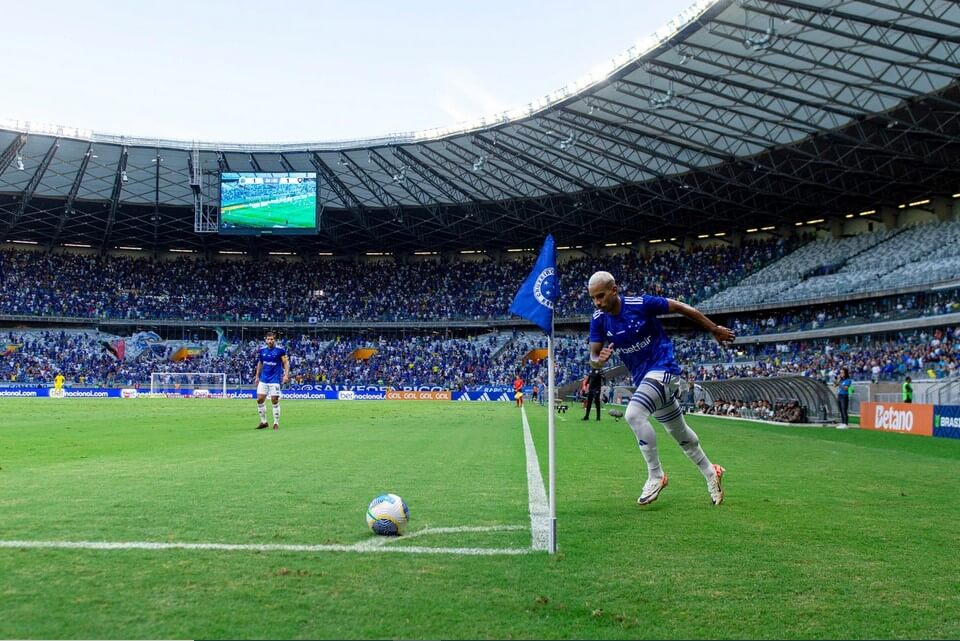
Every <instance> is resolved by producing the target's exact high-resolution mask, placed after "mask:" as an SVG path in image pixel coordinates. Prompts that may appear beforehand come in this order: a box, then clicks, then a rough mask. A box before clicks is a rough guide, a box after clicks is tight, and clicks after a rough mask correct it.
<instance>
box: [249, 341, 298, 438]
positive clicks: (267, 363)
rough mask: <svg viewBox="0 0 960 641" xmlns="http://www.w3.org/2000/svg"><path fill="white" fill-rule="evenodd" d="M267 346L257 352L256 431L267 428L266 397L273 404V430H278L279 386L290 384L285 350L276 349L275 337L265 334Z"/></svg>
mask: <svg viewBox="0 0 960 641" xmlns="http://www.w3.org/2000/svg"><path fill="white" fill-rule="evenodd" d="M264 341H266V343H267V346H266V347H261V348H260V349H259V350H258V351H257V373H256V374H255V375H254V377H255V378H256V379H257V411H258V412H259V413H260V424H259V425H257V429H258V430H262V429H266V427H267V406H266V404H265V403H264V401H266V400H267V396H269V397H270V401H271V402H272V403H273V429H275V430H278V429H280V385H281V384H286V383H288V382H290V360H289V359H288V358H287V350H285V349H283V348H282V347H277V335H276V334H274V333H273V332H267V334H266V336H265V337H264Z"/></svg>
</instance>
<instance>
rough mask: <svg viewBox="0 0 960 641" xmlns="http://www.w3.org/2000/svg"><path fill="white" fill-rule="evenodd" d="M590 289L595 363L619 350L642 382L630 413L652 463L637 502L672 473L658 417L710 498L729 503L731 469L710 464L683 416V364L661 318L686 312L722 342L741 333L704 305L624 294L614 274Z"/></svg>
mask: <svg viewBox="0 0 960 641" xmlns="http://www.w3.org/2000/svg"><path fill="white" fill-rule="evenodd" d="M587 288H588V291H589V293H590V298H591V299H592V300H593V304H594V306H595V307H596V308H597V309H596V311H595V312H594V313H593V319H592V320H591V321H590V366H591V367H593V368H594V369H602V368H603V366H604V364H605V363H606V362H607V361H608V360H609V359H610V357H611V356H612V355H613V350H614V348H616V349H618V350H619V354H620V359H621V360H622V361H623V364H624V365H626V367H627V369H628V370H629V371H630V375H631V376H632V377H633V384H634V385H636V386H637V390H636V391H635V392H634V393H633V396H632V397H630V402H629V403H628V404H627V411H626V416H625V418H626V419H627V423H628V424H629V425H630V429H632V430H633V433H634V435H636V437H637V444H638V445H639V446H640V452H641V453H642V454H643V458H644V459H645V460H646V462H647V482H646V483H644V485H643V491H642V493H641V494H640V498H638V499H637V503H639V504H640V505H648V504H650V503H653V502H654V501H656V500H657V497H658V496H660V491H661V490H663V488H665V487H667V475H666V474H665V473H664V471H663V467H661V465H660V456H659V454H658V453H657V435H656V433H655V432H654V431H653V426H652V425H650V421H649V417H650V416H651V415H653V417H654V418H656V419H657V420H658V421H660V423H662V424H663V426H664V427H665V428H666V430H667V432H669V433H670V436H672V437H673V438H674V439H675V440H676V441H677V443H679V444H680V448H681V449H682V450H683V452H684V453H685V454H686V455H687V458H689V459H690V460H691V461H693V464H694V465H696V466H697V467H698V468H699V469H700V472H701V473H702V474H703V478H704V479H706V481H707V490H708V491H709V492H710V500H711V501H712V502H713V504H714V505H720V504H721V503H722V502H723V486H722V485H721V481H722V479H723V473H724V472H725V471H726V470H724V469H723V468H722V467H721V466H719V465H714V464H713V463H711V462H710V459H708V458H707V455H706V454H704V453H703V449H702V448H701V447H700V440H699V439H698V438H697V434H696V433H695V432H694V431H693V430H691V429H690V427H689V426H688V425H687V422H686V421H685V420H683V412H682V411H681V409H680V404H679V403H678V402H677V391H678V379H679V377H680V366H679V365H678V364H677V361H676V359H675V358H674V356H673V342H672V341H671V340H670V338H669V337H668V336H667V334H666V332H664V331H663V325H661V324H660V320H659V319H658V318H657V316H659V315H660V314H666V313H670V312H675V313H679V314H683V315H684V316H686V317H687V318H689V319H690V320H692V321H694V322H696V323H697V324H698V325H700V326H701V327H703V328H704V329H705V330H707V331H708V332H710V333H711V334H713V337H714V338H715V339H717V341H718V342H719V343H726V342H728V341H732V340H733V339H734V338H736V336H735V335H734V333H733V332H732V331H730V330H729V329H727V328H726V327H722V326H720V325H717V324H716V323H714V322H713V321H711V320H710V319H709V318H707V317H706V316H704V315H703V313H701V312H700V311H699V310H698V309H696V308H694V307H691V306H690V305H687V304H686V303H681V302H680V301H676V300H673V299H672V298H662V297H660V296H647V295H643V296H620V295H619V294H618V293H617V292H618V290H617V283H616V281H615V280H614V278H613V275H612V274H610V273H609V272H597V273H595V274H594V275H593V276H591V277H590V282H589V283H588V285H587ZM604 345H606V346H604Z"/></svg>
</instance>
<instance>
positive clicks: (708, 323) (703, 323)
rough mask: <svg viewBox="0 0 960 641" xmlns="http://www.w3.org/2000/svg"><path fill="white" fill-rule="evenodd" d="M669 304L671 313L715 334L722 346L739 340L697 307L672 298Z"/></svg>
mask: <svg viewBox="0 0 960 641" xmlns="http://www.w3.org/2000/svg"><path fill="white" fill-rule="evenodd" d="M667 302H668V305H669V307H668V309H669V310H670V311H671V312H674V313H677V314H683V315H684V316H686V317H687V318H689V319H690V320H692V321H693V322H695V323H696V324H697V325H699V326H700V327H702V328H703V329H705V330H707V331H708V332H710V333H711V334H713V337H714V338H715V339H717V342H718V343H720V344H721V345H722V344H724V343H729V342H732V341H733V340H734V339H736V338H737V335H736V334H734V333H733V330H732V329H729V328H727V327H724V326H723V325H717V324H716V323H714V322H713V321H712V320H710V319H709V318H707V317H706V316H705V315H704V314H703V312H701V311H700V310H699V309H697V308H696V307H693V306H692V305H687V304H686V303H681V302H680V301H678V300H674V299H672V298H668V299H667Z"/></svg>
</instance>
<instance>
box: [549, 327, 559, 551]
mask: <svg viewBox="0 0 960 641" xmlns="http://www.w3.org/2000/svg"><path fill="white" fill-rule="evenodd" d="M554 383H555V381H554V365H553V317H552V316H551V318H550V333H549V334H547V388H548V393H547V398H548V399H549V400H548V403H547V451H548V452H549V454H548V458H549V472H548V478H549V480H548V484H549V485H550V490H549V492H550V539H549V546H550V554H556V553H557V483H556V481H557V468H556V438H555V433H554V424H555V421H556V414H557V412H556V409H555V408H556V405H555V399H556V394H557V392H556V389H555V385H554Z"/></svg>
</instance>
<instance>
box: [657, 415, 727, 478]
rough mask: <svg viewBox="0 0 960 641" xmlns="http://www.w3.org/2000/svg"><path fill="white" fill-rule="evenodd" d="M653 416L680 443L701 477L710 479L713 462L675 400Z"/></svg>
mask: <svg viewBox="0 0 960 641" xmlns="http://www.w3.org/2000/svg"><path fill="white" fill-rule="evenodd" d="M653 417H654V418H655V419H657V420H658V421H660V423H661V424H662V425H663V426H664V427H665V428H666V430H667V431H668V432H669V433H670V436H672V437H673V438H674V440H675V441H676V442H677V443H679V444H680V449H682V450H683V452H684V454H686V455H687V458H689V459H690V460H691V461H693V463H694V465H696V466H697V467H698V468H700V473H701V474H703V478H705V479H707V480H708V481H709V480H711V479H712V478H713V477H714V475H715V474H716V472H715V471H714V469H713V464H712V463H710V459H708V458H707V455H706V454H704V452H703V448H701V447H700V439H699V438H698V437H697V433H696V432H694V431H693V430H692V429H690V426H689V425H687V422H686V421H685V420H683V410H681V409H680V404H679V403H678V402H677V400H676V399H673V401H671V403H670V404H669V405H667V406H666V407H664V408H663V409H661V410H659V411H657V413H656V414H654V415H653Z"/></svg>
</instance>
